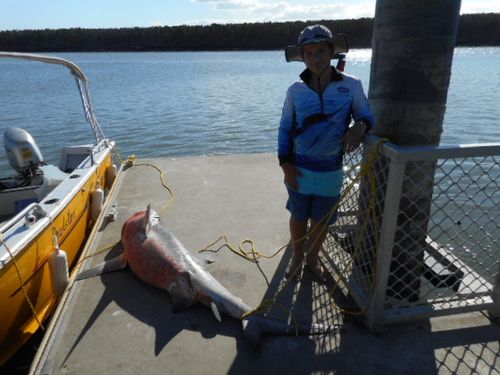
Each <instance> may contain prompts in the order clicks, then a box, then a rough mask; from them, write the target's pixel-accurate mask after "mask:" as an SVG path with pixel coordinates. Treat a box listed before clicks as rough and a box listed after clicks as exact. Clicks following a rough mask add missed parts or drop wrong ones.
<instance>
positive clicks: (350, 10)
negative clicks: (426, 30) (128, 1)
mask: <svg viewBox="0 0 500 375" xmlns="http://www.w3.org/2000/svg"><path fill="white" fill-rule="evenodd" d="M191 1H192V2H194V3H210V4H213V7H214V10H216V11H217V13H218V14H217V17H216V18H217V20H215V19H214V20H213V21H212V22H217V23H238V22H269V21H294V20H303V21H305V20H320V19H334V20H335V19H350V18H354V19H356V18H361V17H373V16H374V14H375V3H376V1H375V0H362V1H346V0H344V1H330V2H327V1H324V2H321V3H318V2H316V1H314V2H312V1H305V0H304V1H303V2H301V3H299V4H298V3H297V2H291V1H287V0H282V1H269V0H191ZM487 12H500V1H498V0H462V6H461V10H460V13H461V14H464V13H487ZM203 23H205V24H206V23H210V21H209V20H206V21H204V22H203Z"/></svg>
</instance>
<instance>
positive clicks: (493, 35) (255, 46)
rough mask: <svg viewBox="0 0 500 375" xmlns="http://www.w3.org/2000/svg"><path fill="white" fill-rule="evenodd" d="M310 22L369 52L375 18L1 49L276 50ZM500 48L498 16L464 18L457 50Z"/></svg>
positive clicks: (14, 44)
mask: <svg viewBox="0 0 500 375" xmlns="http://www.w3.org/2000/svg"><path fill="white" fill-rule="evenodd" d="M312 23H323V24H325V25H326V26H328V27H330V28H331V30H332V31H333V32H334V33H345V34H347V36H348V37H349V43H350V47H351V48H370V47H371V39H372V29H373V18H360V19H351V20H337V21H335V20H321V21H308V22H302V21H295V22H266V23H241V24H211V25H206V26H188V25H183V26H161V27H159V26H158V27H134V28H120V29H82V28H70V29H44V30H20V31H16V30H13V31H1V32H0V50H4V51H18V52H42V51H43V52H73V51H85V52H90V51H204V50H278V49H282V48H283V47H285V46H287V45H289V44H295V43H296V40H297V35H298V34H299V33H300V31H301V30H302V29H303V28H304V27H305V26H306V25H310V24H312ZM498 45H500V13H486V14H467V15H462V16H461V17H460V22H459V29H458V36H457V46H498Z"/></svg>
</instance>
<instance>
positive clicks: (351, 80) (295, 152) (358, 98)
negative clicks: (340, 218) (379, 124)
mask: <svg viewBox="0 0 500 375" xmlns="http://www.w3.org/2000/svg"><path fill="white" fill-rule="evenodd" d="M310 74H312V73H311V72H310V71H309V70H308V69H306V70H305V71H304V72H302V74H301V75H300V77H301V80H299V81H297V82H295V83H293V84H292V85H291V86H290V87H289V88H288V91H287V95H286V99H285V103H284V105H283V111H282V116H281V121H280V125H279V133H278V157H279V160H280V163H284V162H291V163H293V164H295V165H296V166H297V167H299V168H300V169H301V172H303V171H302V169H304V170H305V173H306V174H308V175H309V174H310V173H309V172H336V171H339V170H341V168H342V158H343V152H342V148H343V137H344V134H345V132H346V131H347V129H348V127H349V124H350V123H351V121H352V120H354V121H359V120H365V121H367V122H368V123H369V124H370V126H373V125H374V118H373V114H372V111H371V109H370V105H369V103H368V100H367V98H366V95H365V93H364V92H363V87H362V85H361V81H360V80H359V79H357V78H355V77H352V76H350V75H347V74H344V73H342V72H339V71H337V70H336V69H334V68H332V80H331V82H330V83H329V84H328V86H327V87H326V88H325V90H324V91H323V93H322V94H320V93H318V92H317V91H315V90H313V89H312V88H311V87H309V86H308V85H307V84H306V82H308V81H309V78H310ZM303 174H304V173H303ZM312 175H313V177H315V178H314V179H315V181H316V182H314V183H312V182H311V181H309V182H310V184H312V185H318V182H317V178H321V176H323V177H326V178H325V181H326V183H327V184H330V185H331V184H332V183H333V180H335V181H336V183H337V185H338V184H339V183H340V184H341V181H342V174H341V171H340V172H339V173H330V174H320V175H315V174H314V173H312ZM329 175H331V176H332V177H331V178H330V179H329V178H327V177H328V176H329ZM333 176H335V177H333ZM329 180H331V181H329ZM299 184H300V183H299ZM307 184H308V181H303V183H302V184H300V185H302V186H303V187H304V188H305V185H307ZM319 185H321V183H320V184H319ZM302 190H304V189H302ZM309 190H310V189H309ZM312 190H314V191H315V192H313V193H317V191H316V190H317V189H316V188H314V189H312ZM331 190H332V189H329V190H328V192H326V191H324V189H322V188H321V187H320V189H319V192H320V193H321V192H323V194H322V195H334V194H333V193H334V192H333V191H331ZM334 190H335V189H334ZM337 190H339V189H337ZM304 192H306V191H304Z"/></svg>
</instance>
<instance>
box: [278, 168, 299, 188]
mask: <svg viewBox="0 0 500 375" xmlns="http://www.w3.org/2000/svg"><path fill="white" fill-rule="evenodd" d="M281 168H282V169H283V173H284V174H285V182H286V183H287V184H288V186H289V187H290V189H292V190H294V191H297V190H298V189H299V183H298V181H297V177H300V176H301V173H300V171H299V170H298V169H297V167H296V166H295V165H293V164H292V163H283V164H281Z"/></svg>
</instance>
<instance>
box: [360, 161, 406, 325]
mask: <svg viewBox="0 0 500 375" xmlns="http://www.w3.org/2000/svg"><path fill="white" fill-rule="evenodd" d="M390 160H391V162H390V166H389V176H388V178H387V188H386V193H385V201H384V211H383V213H382V224H381V226H380V241H379V247H380V248H379V249H378V254H377V259H376V260H375V264H376V274H375V282H374V289H373V295H372V297H371V301H370V306H369V308H368V313H367V316H368V327H369V328H370V330H371V331H375V330H377V329H379V328H380V326H381V325H382V323H383V310H384V301H385V294H386V289H387V280H388V278H389V271H390V266H391V260H392V249H393V248H394V237H395V234H396V228H397V222H398V214H399V202H400V199H401V192H402V188H403V179H404V173H405V167H406V162H405V161H400V160H393V159H390Z"/></svg>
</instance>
